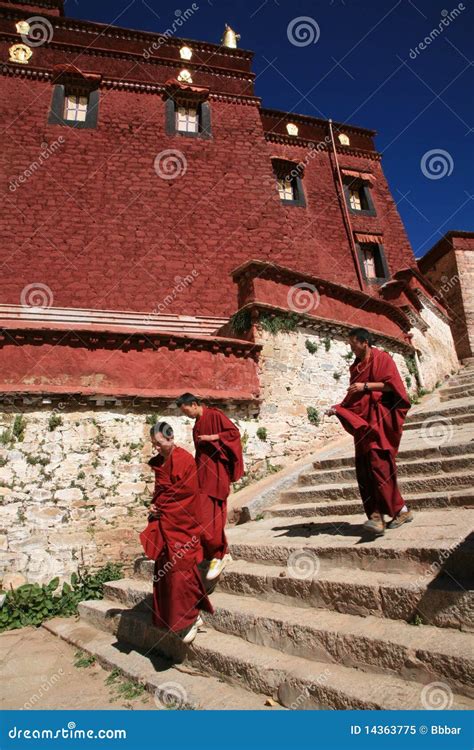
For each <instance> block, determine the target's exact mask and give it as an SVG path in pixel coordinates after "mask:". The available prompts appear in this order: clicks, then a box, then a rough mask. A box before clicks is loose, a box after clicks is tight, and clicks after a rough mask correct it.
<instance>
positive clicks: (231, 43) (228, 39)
mask: <svg viewBox="0 0 474 750" xmlns="http://www.w3.org/2000/svg"><path fill="white" fill-rule="evenodd" d="M239 39H240V34H236V33H235V31H234V29H231V28H230V26H229V24H228V23H226V25H225V29H224V33H223V35H222V44H223V46H224V47H231V48H232V49H236V48H237V42H238V41H239Z"/></svg>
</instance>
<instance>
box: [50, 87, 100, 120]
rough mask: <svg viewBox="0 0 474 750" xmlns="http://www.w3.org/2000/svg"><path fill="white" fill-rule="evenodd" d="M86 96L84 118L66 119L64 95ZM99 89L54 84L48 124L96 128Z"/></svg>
mask: <svg viewBox="0 0 474 750" xmlns="http://www.w3.org/2000/svg"><path fill="white" fill-rule="evenodd" d="M67 96H87V112H86V119H85V120H67V119H66V118H65V113H66V97H67ZM99 101H100V94H99V89H98V88H96V89H90V90H85V89H81V88H79V87H75V86H73V85H72V86H66V85H64V84H62V83H57V84H55V86H54V90H53V96H52V101H51V109H50V111H49V116H48V125H65V126H66V127H69V128H96V127H97V122H98V117H99Z"/></svg>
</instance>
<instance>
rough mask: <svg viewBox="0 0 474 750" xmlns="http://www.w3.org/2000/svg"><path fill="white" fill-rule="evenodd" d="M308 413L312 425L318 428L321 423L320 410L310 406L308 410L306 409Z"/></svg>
mask: <svg viewBox="0 0 474 750" xmlns="http://www.w3.org/2000/svg"><path fill="white" fill-rule="evenodd" d="M306 413H307V415H308V419H309V421H310V422H311V424H314V426H315V427H318V426H319V424H320V423H321V417H320V414H319V410H318V409H316V407H315V406H308V408H307V409H306Z"/></svg>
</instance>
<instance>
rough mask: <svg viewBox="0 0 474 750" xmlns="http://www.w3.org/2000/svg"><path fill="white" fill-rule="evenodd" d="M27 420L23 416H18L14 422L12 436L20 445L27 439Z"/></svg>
mask: <svg viewBox="0 0 474 750" xmlns="http://www.w3.org/2000/svg"><path fill="white" fill-rule="evenodd" d="M25 430H26V419H25V417H24V416H23V414H17V415H16V417H15V419H14V420H13V427H12V435H13V437H15V438H16V439H17V440H18V441H19V442H20V443H22V442H23V440H24V439H25Z"/></svg>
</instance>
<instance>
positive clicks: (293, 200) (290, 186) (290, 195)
mask: <svg viewBox="0 0 474 750" xmlns="http://www.w3.org/2000/svg"><path fill="white" fill-rule="evenodd" d="M272 166H273V173H274V175H275V177H276V183H277V189H278V194H279V196H280V201H281V202H282V203H284V204H285V205H289V206H306V200H305V195H304V190H303V180H302V179H301V170H299V169H298V165H297V164H296V163H294V162H291V161H286V160H285V159H272Z"/></svg>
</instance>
